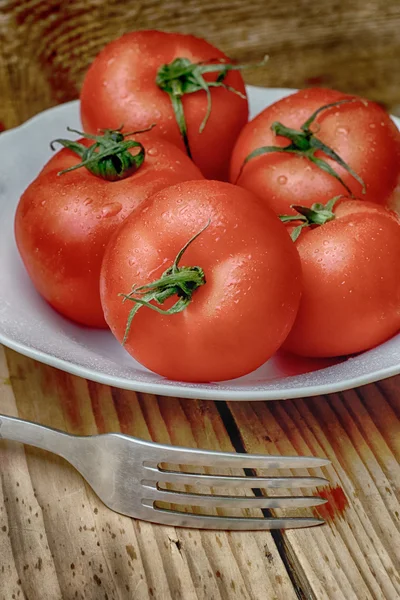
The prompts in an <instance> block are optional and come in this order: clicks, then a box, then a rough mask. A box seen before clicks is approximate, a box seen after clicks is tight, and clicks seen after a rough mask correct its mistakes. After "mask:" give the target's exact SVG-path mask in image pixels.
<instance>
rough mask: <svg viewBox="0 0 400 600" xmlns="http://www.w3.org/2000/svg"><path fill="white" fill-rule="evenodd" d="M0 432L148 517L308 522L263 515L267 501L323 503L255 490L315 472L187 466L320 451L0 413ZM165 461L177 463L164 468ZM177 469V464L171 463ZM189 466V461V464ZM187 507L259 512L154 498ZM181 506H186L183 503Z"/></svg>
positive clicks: (254, 523)
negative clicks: (81, 426)
mask: <svg viewBox="0 0 400 600" xmlns="http://www.w3.org/2000/svg"><path fill="white" fill-rule="evenodd" d="M0 439H7V440H13V441H17V442H22V443H23V444H29V445H31V446H36V447H37V448H42V449H44V450H48V451H49V452H53V453H54V454H58V455H59V456H62V457H63V458H65V459H66V460H67V461H68V462H70V463H71V464H72V465H73V466H74V467H75V468H76V469H77V470H78V471H79V473H81V475H82V476H83V477H84V478H85V479H86V480H87V482H88V483H89V484H90V486H91V487H92V488H93V490H94V491H95V492H96V494H97V495H98V497H99V498H100V499H101V500H102V501H103V502H104V504H106V505H107V506H108V507H109V508H111V509H112V510H114V511H116V512H118V513H121V514H124V515H128V516H130V517H135V518H137V519H142V520H144V521H151V522H153V523H160V524H164V525H173V526H177V527H195V528H198V529H225V530H257V529H283V528H293V527H296V528H297V527H309V526H313V525H319V524H322V523H323V522H324V521H323V520H322V519H317V518H311V517H281V518H277V517H271V516H270V514H269V511H268V510H267V509H270V508H286V507H292V508H301V507H310V506H317V505H320V504H324V503H325V500H324V499H323V498H318V497H316V496H270V497H266V496H263V495H262V494H261V493H260V491H259V489H260V488H274V489H275V488H282V487H283V488H304V487H311V486H320V485H325V484H326V483H327V480H326V479H325V478H323V477H311V476H302V477H261V476H260V477H258V476H256V475H254V474H252V476H246V475H243V476H236V475H211V474H203V473H195V472H193V469H192V471H190V467H189V466H194V467H199V466H201V467H205V468H206V467H211V468H235V469H236V468H240V469H292V468H294V469H296V468H308V467H310V468H315V467H322V466H325V465H328V464H329V463H330V461H329V460H327V459H325V458H316V457H312V456H310V457H306V456H264V455H261V454H258V455H255V454H253V455H247V454H236V453H228V452H212V451H208V450H199V449H197V448H183V447H174V446H167V445H163V444H157V443H153V442H147V441H143V440H140V439H137V438H133V437H129V436H127V435H122V434H119V433H107V434H102V435H95V436H75V435H69V434H67V433H65V432H63V431H59V430H57V429H52V428H50V427H44V426H43V425H39V424H38V423H32V422H31V421H23V420H22V419H16V418H13V417H8V416H4V415H0ZM164 463H170V464H171V463H172V464H174V465H177V469H176V470H175V469H171V470H168V469H164V468H162V464H164ZM178 469H179V470H178ZM195 470H196V469H195ZM160 484H172V485H177V484H178V485H182V484H183V485H186V486H198V485H200V486H204V485H206V486H212V487H214V486H222V487H224V488H242V489H243V488H256V490H257V491H258V495H255V496H244V495H243V496H229V495H216V494H214V493H212V494H208V493H197V492H196V493H193V492H186V491H185V492H182V491H176V490H172V489H165V487H163V488H161V485H160ZM158 502H164V503H173V504H178V505H184V506H185V507H187V506H188V505H189V506H190V507H193V506H196V507H204V508H206V509H210V510H211V511H214V512H215V509H219V508H241V509H243V508H246V509H253V508H257V509H261V510H263V514H264V515H266V516H264V518H257V517H237V516H235V517H232V516H220V515H218V514H211V515H205V514H196V513H194V512H193V511H192V512H180V511H179V510H171V509H168V508H162V507H160V506H158V505H157V504H156V503H158ZM185 510H187V508H186V509H185Z"/></svg>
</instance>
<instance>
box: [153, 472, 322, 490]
mask: <svg viewBox="0 0 400 600" xmlns="http://www.w3.org/2000/svg"><path fill="white" fill-rule="evenodd" d="M145 471H146V475H148V476H149V479H144V480H143V481H142V482H141V483H142V485H145V486H150V487H151V485H152V484H153V483H154V482H155V483H160V482H166V483H173V484H178V483H179V484H186V485H207V486H211V487H212V486H221V485H222V486H224V487H229V488H231V487H238V488H240V487H246V488H264V487H268V488H279V487H284V488H302V487H318V486H320V485H326V484H327V483H329V482H328V480H327V479H325V478H324V477H246V476H243V477H237V476H233V475H204V474H203V473H182V472H181V471H160V470H159V469H156V468H154V467H145Z"/></svg>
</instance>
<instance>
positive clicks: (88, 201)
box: [15, 135, 201, 327]
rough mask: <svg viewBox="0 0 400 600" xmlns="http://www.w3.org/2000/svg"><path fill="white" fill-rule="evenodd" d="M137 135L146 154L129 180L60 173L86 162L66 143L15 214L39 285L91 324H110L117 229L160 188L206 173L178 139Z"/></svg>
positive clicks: (64, 309) (56, 303) (58, 305)
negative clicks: (107, 304)
mask: <svg viewBox="0 0 400 600" xmlns="http://www.w3.org/2000/svg"><path fill="white" fill-rule="evenodd" d="M136 139H140V141H141V142H142V143H143V145H144V146H145V148H146V150H147V153H146V157H145V161H144V163H143V164H142V166H141V167H140V168H139V170H138V171H137V172H136V173H134V174H133V175H131V176H129V177H127V178H126V179H122V180H121V181H107V180H105V179H101V178H99V177H97V176H95V175H93V174H92V173H90V172H89V171H88V170H87V169H86V168H85V167H81V168H79V169H77V170H75V171H71V172H69V173H65V174H63V175H60V176H58V174H57V173H58V172H59V171H60V170H61V169H67V168H69V167H71V166H73V165H77V164H78V163H80V162H81V159H80V158H79V157H78V156H77V155H76V154H74V153H73V152H72V151H71V150H67V149H63V150H61V151H60V152H58V153H57V154H56V155H55V156H54V157H53V158H51V160H50V161H49V162H48V163H47V165H46V166H45V167H44V168H43V170H42V171H41V173H40V174H39V176H38V177H37V178H36V180H35V181H34V182H33V183H31V184H30V185H29V187H28V188H27V190H26V191H25V192H24V194H23V195H22V197H21V199H20V202H19V205H18V209H17V213H16V216H15V236H16V241H17V245H18V249H19V252H20V254H21V257H22V260H23V261H24V264H25V267H26V269H27V271H28V273H29V275H30V277H31V279H32V282H33V284H34V285H35V287H36V289H37V290H38V292H39V293H40V294H41V295H42V296H43V297H44V298H45V299H46V300H47V301H48V302H49V303H50V304H51V305H52V306H53V307H54V308H55V309H56V310H57V311H59V312H60V313H62V314H63V315H65V316H66V317H68V318H70V319H72V320H74V321H77V322H78V323H82V324H84V325H89V326H91V327H106V322H105V320H104V316H103V311H102V308H101V303H100V295H99V276H100V267H101V261H102V258H103V254H104V249H105V246H106V244H107V242H108V240H109V238H110V237H111V234H112V233H113V232H114V231H115V229H116V228H117V227H118V226H119V225H120V224H121V223H122V221H123V220H124V219H125V218H126V217H127V216H128V215H129V214H130V213H131V212H132V210H133V209H134V208H136V207H137V206H138V205H139V204H140V203H141V202H143V200H145V199H146V198H147V197H148V196H150V195H151V194H153V193H154V192H156V191H158V190H160V189H162V188H164V187H167V186H169V185H171V184H173V183H177V182H179V181H184V180H187V179H199V178H200V177H201V173H200V171H199V170H198V169H197V167H196V166H195V165H194V164H193V163H192V161H190V160H189V159H188V158H187V156H185V154H184V153H183V152H182V151H181V150H179V149H178V148H176V147H175V146H173V145H172V144H170V143H168V142H166V141H163V140H156V139H155V138H154V139H151V140H148V139H147V137H146V136H144V135H142V136H140V138H139V136H138V137H137V138H136ZM80 142H81V143H82V144H84V145H90V142H88V140H80ZM132 153H135V152H134V151H132Z"/></svg>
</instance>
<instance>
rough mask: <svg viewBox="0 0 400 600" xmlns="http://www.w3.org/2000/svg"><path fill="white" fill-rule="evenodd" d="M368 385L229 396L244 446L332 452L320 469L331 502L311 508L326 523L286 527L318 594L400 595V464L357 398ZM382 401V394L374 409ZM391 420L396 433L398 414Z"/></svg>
mask: <svg viewBox="0 0 400 600" xmlns="http://www.w3.org/2000/svg"><path fill="white" fill-rule="evenodd" d="M396 381H397V386H398V385H399V383H400V380H399V378H397V380H396ZM372 387H373V386H368V388H367V391H369V392H370V391H371V388H372ZM365 393H366V392H365V389H360V390H357V391H349V392H346V393H344V394H340V395H336V394H333V395H331V396H328V397H318V398H313V399H309V400H297V401H285V402H271V403H266V404H263V403H231V404H230V409H231V411H232V414H233V416H234V418H235V422H236V424H237V427H238V429H239V430H240V432H241V436H242V440H243V445H244V447H245V449H246V450H247V451H248V452H259V451H261V449H262V450H263V451H265V450H266V449H267V451H269V452H271V453H272V452H279V453H282V454H290V453H293V452H295V453H299V454H309V453H312V454H319V455H324V454H325V455H326V456H327V457H328V458H330V459H331V460H332V467H329V468H327V469H324V471H325V472H326V475H327V477H328V479H329V481H330V482H331V483H330V488H328V490H326V491H324V493H325V494H326V497H327V498H328V499H329V501H330V504H329V506H327V507H321V508H320V509H319V510H318V511H316V512H317V513H319V514H322V515H323V516H324V518H326V519H327V522H328V525H329V526H328V527H321V528H318V529H312V530H309V531H307V532H304V531H303V532H296V531H288V532H285V533H284V534H283V536H284V539H285V544H286V548H287V551H288V552H289V553H292V554H294V555H295V556H297V557H298V560H299V562H300V566H301V568H302V570H303V573H302V578H304V579H306V580H307V582H308V583H309V584H310V585H311V587H312V590H313V593H314V594H315V596H316V597H317V598H336V597H344V598H392V597H393V598H395V597H398V596H399V595H400V578H399V575H398V569H399V557H400V546H399V544H400V537H399V514H400V511H399V500H398V498H396V494H398V491H399V487H398V484H397V482H398V477H399V465H398V462H397V461H396V460H393V455H392V453H391V452H390V450H389V449H388V446H387V444H386V441H385V439H384V437H383V435H382V434H381V433H380V431H379V429H378V427H376V426H374V423H373V421H372V419H371V417H370V415H369V414H368V412H367V411H363V410H361V408H360V405H361V402H360V401H359V400H358V398H359V397H361V398H363V397H364V395H365ZM357 400H358V402H357ZM376 400H377V398H376V397H375V401H376ZM386 409H387V407H386V405H385V404H384V402H382V401H381V402H380V404H379V410H380V411H381V412H382V413H385V411H386ZM395 427H397V432H398V434H399V433H400V425H399V422H398V421H397V423H396V424H395ZM364 432H367V435H365V434H364V435H363V433H364ZM373 450H375V452H376V455H374V453H373ZM376 457H379V460H378V459H377V458H376ZM306 538H309V543H305V539H306ZM316 548H318V551H317V552H316V551H315V549H316ZM321 586H322V587H321ZM341 594H342V595H341Z"/></svg>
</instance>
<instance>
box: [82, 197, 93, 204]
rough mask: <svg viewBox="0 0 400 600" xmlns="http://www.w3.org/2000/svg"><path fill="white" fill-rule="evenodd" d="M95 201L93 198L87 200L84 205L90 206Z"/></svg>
mask: <svg viewBox="0 0 400 600" xmlns="http://www.w3.org/2000/svg"><path fill="white" fill-rule="evenodd" d="M92 202H93V200H92V199H91V198H86V200H85V202H84V203H83V204H84V205H85V206H89V204H92Z"/></svg>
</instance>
